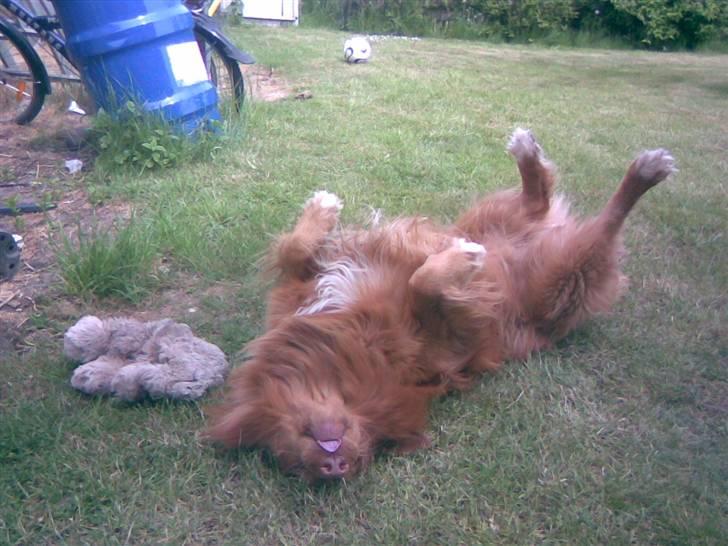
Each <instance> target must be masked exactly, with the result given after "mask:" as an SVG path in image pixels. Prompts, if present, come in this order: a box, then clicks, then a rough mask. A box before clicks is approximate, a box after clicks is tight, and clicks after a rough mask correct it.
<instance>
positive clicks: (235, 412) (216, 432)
mask: <svg viewBox="0 0 728 546" xmlns="http://www.w3.org/2000/svg"><path fill="white" fill-rule="evenodd" d="M205 413H206V414H207V416H208V418H209V423H210V424H209V426H208V427H207V428H206V429H205V430H204V431H203V432H202V437H203V438H204V439H206V440H210V441H213V442H220V443H222V444H223V445H225V446H226V447H229V448H236V447H253V446H259V447H264V446H268V445H269V444H270V440H271V438H272V437H273V436H275V434H276V431H277V430H278V428H279V423H278V422H277V419H276V417H275V415H274V414H273V412H272V410H271V408H268V407H267V406H266V405H265V404H264V402H263V400H261V399H259V398H258V397H252V398H251V399H249V400H246V401H240V400H237V401H234V402H228V403H223V404H219V405H215V406H208V407H207V408H205Z"/></svg>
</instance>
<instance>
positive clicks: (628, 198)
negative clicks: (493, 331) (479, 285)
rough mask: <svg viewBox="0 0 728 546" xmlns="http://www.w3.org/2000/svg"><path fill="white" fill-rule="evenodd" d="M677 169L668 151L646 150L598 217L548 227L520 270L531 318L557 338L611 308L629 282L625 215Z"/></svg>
mask: <svg viewBox="0 0 728 546" xmlns="http://www.w3.org/2000/svg"><path fill="white" fill-rule="evenodd" d="M674 171H675V168H674V159H673V158H672V156H671V155H670V154H669V153H668V152H667V151H665V150H653V151H648V152H643V153H642V154H640V155H639V156H638V157H637V159H635V160H634V162H633V163H632V164H631V165H630V167H629V169H628V171H627V174H626V175H625V177H624V179H623V180H622V183H621V184H620V186H619V188H618V189H617V191H616V193H615V194H614V196H613V197H612V198H611V199H610V200H609V202H608V203H607V205H606V206H605V207H604V209H603V210H602V212H601V213H600V214H599V215H598V216H597V217H596V218H593V219H591V220H589V221H587V222H585V223H583V224H578V225H577V224H576V223H575V222H571V223H569V224H568V225H566V226H563V227H561V228H555V229H553V230H550V231H547V232H545V233H544V234H543V236H542V237H540V238H539V240H537V241H534V242H533V243H532V244H531V246H529V248H528V249H527V250H525V251H524V252H525V253H524V255H523V257H522V258H521V259H520V260H519V261H518V263H517V264H516V269H515V271H514V275H515V277H516V278H519V279H525V280H524V282H523V283H522V284H520V287H519V288H518V293H517V294H515V295H514V296H515V300H516V301H517V303H518V304H519V305H520V309H521V316H522V319H524V322H525V323H527V324H530V325H531V326H532V327H534V328H535V329H536V331H537V332H538V333H539V334H540V335H543V336H545V337H547V338H550V339H552V340H556V339H558V338H560V337H563V336H564V335H565V334H566V333H568V332H569V331H570V330H571V329H572V328H574V327H575V326H576V325H577V324H578V323H580V322H581V321H583V320H584V319H586V318H588V317H589V316H591V315H593V314H594V313H598V312H602V311H606V310H607V309H609V307H610V306H611V305H612V304H613V303H614V301H615V300H616V299H617V297H618V296H619V294H620V291H621V290H620V289H621V287H622V286H623V284H624V278H623V277H622V275H621V273H620V271H619V263H618V259H619V254H620V252H621V241H620V232H621V228H622V225H623V223H624V220H625V218H626V217H627V214H628V213H629V211H630V210H631V209H632V207H633V206H634V205H635V203H636V202H637V200H638V199H639V198H640V197H641V196H642V195H643V194H644V193H645V192H646V191H647V190H649V189H650V188H651V187H653V186H654V185H656V184H657V183H659V182H661V181H662V180H664V179H665V178H667V176H668V175H669V174H670V173H672V172H674ZM520 349H521V350H517V351H516V352H517V353H521V352H528V350H529V349H528V348H520ZM523 349H526V350H525V351H523Z"/></svg>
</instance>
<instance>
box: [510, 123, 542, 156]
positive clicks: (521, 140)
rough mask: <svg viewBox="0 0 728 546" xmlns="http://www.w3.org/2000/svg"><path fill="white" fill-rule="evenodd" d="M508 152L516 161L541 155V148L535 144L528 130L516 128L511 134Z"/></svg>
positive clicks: (534, 139)
mask: <svg viewBox="0 0 728 546" xmlns="http://www.w3.org/2000/svg"><path fill="white" fill-rule="evenodd" d="M508 152H510V153H511V154H512V155H513V156H514V157H515V158H516V160H520V159H522V158H526V157H533V156H539V155H541V146H539V145H538V142H536V138H535V137H534V136H533V133H531V131H529V130H528V129H521V128H520V127H518V128H517V129H516V130H515V131H513V134H512V135H511V139H510V140H509V141H508Z"/></svg>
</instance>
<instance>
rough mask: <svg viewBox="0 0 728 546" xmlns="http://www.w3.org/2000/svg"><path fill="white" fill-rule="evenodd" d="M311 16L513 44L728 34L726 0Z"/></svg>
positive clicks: (356, 6) (480, 1) (364, 27)
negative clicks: (559, 39) (566, 37)
mask: <svg viewBox="0 0 728 546" xmlns="http://www.w3.org/2000/svg"><path fill="white" fill-rule="evenodd" d="M304 15H305V17H304V21H306V20H307V19H308V18H310V20H312V21H313V22H314V23H317V24H323V25H327V26H331V25H337V26H338V27H339V28H342V29H346V30H352V31H359V32H382V33H391V34H408V35H442V36H450V37H455V38H501V39H504V40H508V41H513V40H516V41H526V40H533V39H541V40H544V39H545V40H546V41H548V40H553V37H554V36H555V35H559V34H563V35H573V34H575V33H581V34H583V35H587V36H593V37H594V39H596V40H597V41H599V40H601V39H603V38H611V39H617V40H622V41H625V42H627V43H630V44H632V45H634V46H637V47H650V48H678V47H679V48H688V49H693V48H696V47H699V46H700V45H701V44H706V43H711V42H719V41H720V40H724V39H726V38H728V2H726V1H725V0H343V1H335V0H307V1H306V2H305V3H304ZM571 42H572V43H578V42H579V40H571Z"/></svg>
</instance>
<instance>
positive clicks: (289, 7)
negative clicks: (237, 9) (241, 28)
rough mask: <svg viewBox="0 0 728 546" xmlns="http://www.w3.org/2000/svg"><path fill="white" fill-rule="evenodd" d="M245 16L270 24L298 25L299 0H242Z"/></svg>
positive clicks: (252, 20) (245, 17) (253, 20)
mask: <svg viewBox="0 0 728 546" xmlns="http://www.w3.org/2000/svg"><path fill="white" fill-rule="evenodd" d="M242 4H243V18H244V19H247V20H250V21H251V22H260V23H264V24H270V25H297V24H298V0H242Z"/></svg>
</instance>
